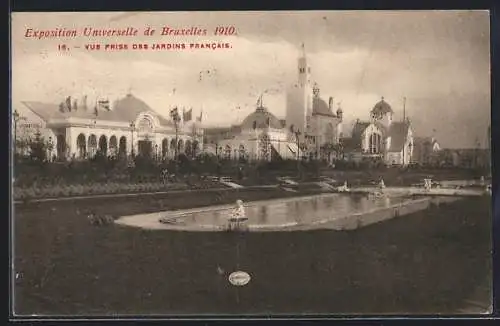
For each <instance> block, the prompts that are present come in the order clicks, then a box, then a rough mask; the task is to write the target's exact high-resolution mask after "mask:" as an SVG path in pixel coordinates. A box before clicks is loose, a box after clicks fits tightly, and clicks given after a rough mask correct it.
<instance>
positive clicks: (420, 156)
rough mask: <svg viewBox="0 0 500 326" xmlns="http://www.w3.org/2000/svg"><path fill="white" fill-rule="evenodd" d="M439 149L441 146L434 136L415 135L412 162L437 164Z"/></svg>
mask: <svg viewBox="0 0 500 326" xmlns="http://www.w3.org/2000/svg"><path fill="white" fill-rule="evenodd" d="M440 150H441V147H440V146H439V143H438V142H437V140H436V139H435V138H434V137H415V139H414V148H413V157H412V163H417V164H419V165H437V164H439V152H440Z"/></svg>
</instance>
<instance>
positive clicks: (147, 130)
mask: <svg viewBox="0 0 500 326" xmlns="http://www.w3.org/2000/svg"><path fill="white" fill-rule="evenodd" d="M68 99H69V100H68ZM68 99H67V101H66V102H63V103H61V104H59V105H58V104H53V103H41V102H22V104H23V105H24V107H23V108H19V113H20V114H21V115H22V116H23V117H25V118H26V122H25V124H27V125H28V126H37V127H36V128H28V129H29V130H30V131H29V132H27V131H26V132H25V131H22V126H20V128H19V130H20V131H22V132H17V135H16V136H17V138H18V139H20V140H21V139H26V138H28V139H29V138H33V134H34V132H35V130H37V131H39V132H40V134H41V135H42V136H43V138H44V139H45V141H47V142H49V143H51V144H53V146H52V147H53V149H52V151H51V152H50V153H49V157H50V156H53V155H54V156H56V157H57V158H58V159H60V160H65V159H70V158H75V159H86V158H92V157H93V156H95V155H96V154H97V153H98V152H100V153H102V154H103V155H105V156H117V155H130V154H131V153H135V154H139V155H147V156H155V157H157V158H161V157H173V156H174V152H175V146H176V128H175V124H174V122H172V121H171V120H170V119H166V118H164V117H163V116H161V115H160V114H158V113H157V112H155V111H154V110H153V109H151V108H150V107H149V106H148V105H147V104H146V103H145V102H144V101H142V100H140V99H138V98H137V97H135V96H134V95H132V94H127V95H126V96H125V97H124V98H121V99H119V100H117V101H116V102H114V103H113V104H110V103H108V102H107V101H99V102H98V103H96V105H95V107H90V108H89V107H87V104H86V103H85V102H86V101H83V102H84V103H80V105H77V102H76V101H73V102H72V101H71V99H70V98H68ZM202 140H203V129H202V128H201V124H199V123H197V122H194V121H181V122H180V124H179V125H178V132H177V147H178V152H179V153H182V152H186V153H191V152H193V150H196V149H197V148H200V149H201V146H200V145H198V144H201V143H202Z"/></svg>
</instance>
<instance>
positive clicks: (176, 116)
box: [170, 107, 180, 122]
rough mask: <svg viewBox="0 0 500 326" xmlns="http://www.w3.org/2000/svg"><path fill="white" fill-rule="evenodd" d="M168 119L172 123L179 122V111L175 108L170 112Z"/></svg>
mask: <svg viewBox="0 0 500 326" xmlns="http://www.w3.org/2000/svg"><path fill="white" fill-rule="evenodd" d="M170 118H171V119H172V121H174V122H178V121H180V116H179V109H178V108H177V107H175V108H173V109H171V110H170Z"/></svg>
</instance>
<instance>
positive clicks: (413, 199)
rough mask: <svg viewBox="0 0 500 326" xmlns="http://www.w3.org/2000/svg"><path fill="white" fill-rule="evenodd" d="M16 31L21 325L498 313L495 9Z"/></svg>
mask: <svg viewBox="0 0 500 326" xmlns="http://www.w3.org/2000/svg"><path fill="white" fill-rule="evenodd" d="M10 19H11V21H10V26H11V29H10V36H11V42H10V43H11V58H10V66H11V87H10V92H11V107H10V114H11V115H10V118H11V144H10V146H11V154H12V155H11V158H12V165H11V166H12V169H11V178H12V179H11V180H12V183H11V184H12V188H11V193H12V196H11V198H12V210H11V216H10V222H11V223H10V225H11V230H10V231H11V248H12V250H11V265H10V269H11V270H10V273H11V288H10V290H11V291H10V298H11V302H12V307H11V310H12V311H11V314H12V315H13V316H15V317H30V318H38V317H72V318H85V317H102V318H112V317H127V316H137V315H141V316H145V317H148V316H151V317H153V316H156V317H166V318H168V317H179V318H190V317H199V316H232V317H238V316H267V317H269V316H271V317H272V316H284V315H287V316H291V315H293V316H306V315H307V316H322V315H328V316H360V317H363V316H370V315H377V316H381V315H382V316H398V315H440V316H449V315H450V316H451V315H455V316H456V315H462V316H468V315H485V314H490V313H492V309H493V307H492V301H493V294H492V292H493V291H492V282H493V280H492V279H493V273H492V197H491V192H492V189H491V188H492V186H491V184H492V181H491V180H492V177H491V136H490V134H491V83H490V77H491V76H490V12H489V11H470V10H468V11H465V10H461V11H458V10H457V11H451V10H446V11H445V10H441V11H438V10H435V11H430V10H429V11H396V10H394V11H204V12H201V11H200V12H196V11H193V12H153V11H150V12H13V13H11V16H10Z"/></svg>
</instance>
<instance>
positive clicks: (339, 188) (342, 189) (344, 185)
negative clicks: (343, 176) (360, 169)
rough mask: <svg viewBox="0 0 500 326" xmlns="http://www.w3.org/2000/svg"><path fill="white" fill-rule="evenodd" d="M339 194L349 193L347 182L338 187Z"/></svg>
mask: <svg viewBox="0 0 500 326" xmlns="http://www.w3.org/2000/svg"><path fill="white" fill-rule="evenodd" d="M337 191H338V192H349V186H348V185H347V181H344V184H343V185H342V186H340V187H337Z"/></svg>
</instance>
